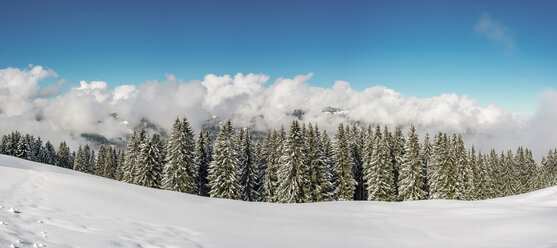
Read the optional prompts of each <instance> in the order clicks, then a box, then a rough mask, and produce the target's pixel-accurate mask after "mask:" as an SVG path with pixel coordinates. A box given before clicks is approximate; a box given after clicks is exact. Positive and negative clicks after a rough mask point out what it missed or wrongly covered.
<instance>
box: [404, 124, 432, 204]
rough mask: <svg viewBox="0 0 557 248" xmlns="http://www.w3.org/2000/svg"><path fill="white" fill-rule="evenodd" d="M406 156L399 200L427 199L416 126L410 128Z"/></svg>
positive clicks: (405, 148) (405, 149)
mask: <svg viewBox="0 0 557 248" xmlns="http://www.w3.org/2000/svg"><path fill="white" fill-rule="evenodd" d="M404 151H405V152H404V155H403V158H402V164H401V166H400V167H399V168H400V178H399V179H400V181H399V184H398V187H399V190H398V192H399V198H400V199H401V200H404V201H407V200H422V199H425V197H426V192H425V191H424V190H423V188H424V187H423V181H424V180H423V178H422V176H423V174H422V168H423V165H422V160H421V159H420V143H419V141H418V134H417V133H416V128H415V127H414V125H412V126H410V131H409V132H408V140H406V144H405V146H404Z"/></svg>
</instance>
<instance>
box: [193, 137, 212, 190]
mask: <svg viewBox="0 0 557 248" xmlns="http://www.w3.org/2000/svg"><path fill="white" fill-rule="evenodd" d="M208 144H209V135H208V134H206V133H203V132H199V136H198V138H197V142H196V143H195V154H194V163H195V167H196V168H197V170H198V172H197V194H198V195H201V196H209V190H210V189H209V186H208V183H209V180H208V179H207V176H208V173H209V172H208V170H209V163H210V162H211V161H210V153H209V151H208V149H207V148H208Z"/></svg>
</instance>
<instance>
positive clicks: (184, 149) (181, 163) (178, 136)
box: [163, 118, 198, 194]
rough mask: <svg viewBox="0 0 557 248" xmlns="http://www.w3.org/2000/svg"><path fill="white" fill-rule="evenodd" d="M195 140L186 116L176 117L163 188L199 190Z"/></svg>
mask: <svg viewBox="0 0 557 248" xmlns="http://www.w3.org/2000/svg"><path fill="white" fill-rule="evenodd" d="M194 150H195V140H194V137H193V130H192V129H191V127H190V125H189V122H188V121H187V119H186V118H184V119H183V120H182V121H180V120H179V119H176V121H175V122H174V125H173V126H172V131H171V134H170V138H169V139H168V145H167V157H166V161H167V162H166V165H165V167H164V171H163V175H164V179H163V188H164V189H167V190H174V191H179V192H184V193H190V194H193V193H196V192H197V171H198V168H197V167H196V164H195V161H194Z"/></svg>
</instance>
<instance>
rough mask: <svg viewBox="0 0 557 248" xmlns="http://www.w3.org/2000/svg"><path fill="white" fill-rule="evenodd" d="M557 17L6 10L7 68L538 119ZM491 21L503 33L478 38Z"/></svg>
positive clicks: (386, 11)
mask: <svg viewBox="0 0 557 248" xmlns="http://www.w3.org/2000/svg"><path fill="white" fill-rule="evenodd" d="M556 12H557V1H478V2H472V1H461V2H456V1H334V2H327V1H304V2H303V3H302V1H289V0H287V1H273V2H270V1H104V2H103V1H4V0H0V24H1V27H2V28H1V31H0V34H1V36H0V67H1V68H5V67H8V66H11V67H20V68H21V67H26V66H27V65H28V64H35V65H43V66H46V67H48V68H51V69H53V70H55V71H56V72H57V73H58V74H59V75H60V77H61V78H65V79H67V80H68V81H69V82H71V83H74V84H76V83H78V82H79V80H87V81H90V80H103V81H107V82H108V83H109V85H111V86H115V85H119V84H137V83H142V82H145V81H146V80H152V79H159V80H160V79H164V77H165V73H171V74H175V75H176V76H177V77H178V78H181V79H184V80H191V79H202V77H203V75H205V74H207V73H214V74H218V75H222V74H235V73H237V72H242V73H250V72H254V73H265V74H268V75H270V76H271V77H272V79H275V78H277V77H280V76H284V77H291V76H294V75H297V74H306V73H308V72H314V73H315V76H314V77H313V78H312V79H311V81H310V84H312V85H317V86H322V87H330V86H331V85H332V84H333V82H334V81H335V80H345V81H349V82H351V84H352V86H353V87H354V88H355V89H358V90H362V89H364V88H367V87H370V86H373V85H384V86H387V87H389V88H393V89H395V90H397V91H399V92H402V93H404V94H405V95H407V96H418V97H430V96H435V95H439V94H441V93H458V94H468V95H470V96H472V97H474V98H477V99H478V100H479V102H480V103H481V104H482V105H487V104H489V103H496V104H497V105H499V106H501V107H503V108H506V109H509V110H511V111H514V112H518V113H531V112H533V111H534V110H535V107H536V105H537V97H538V94H539V93H540V92H541V91H542V90H544V89H546V88H554V89H555V88H557V14H555V13H556ZM485 16H488V19H489V20H490V22H491V23H494V24H493V25H495V30H493V29H489V30H488V31H485V32H481V31H478V30H477V29H476V28H475V27H476V25H477V23H478V22H479V21H480V20H481V19H482V18H483V17H485ZM490 27H491V26H490ZM497 28H500V29H501V30H502V32H503V34H501V33H498V30H497ZM499 31H500V30H499ZM489 32H491V34H490V33H489ZM490 35H491V36H490Z"/></svg>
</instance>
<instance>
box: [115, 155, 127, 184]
mask: <svg viewBox="0 0 557 248" xmlns="http://www.w3.org/2000/svg"><path fill="white" fill-rule="evenodd" d="M125 156H126V154H125V152H124V150H119V151H118V160H117V161H118V165H117V167H116V174H115V176H114V177H115V178H114V179H116V180H118V181H122V177H123V175H124V171H123V168H124V164H125V163H126V161H125V159H126V158H125Z"/></svg>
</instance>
